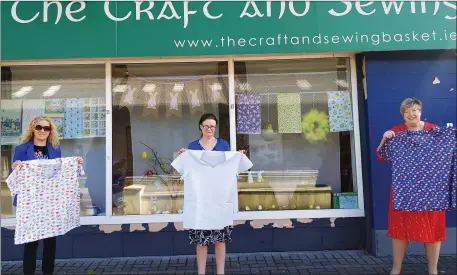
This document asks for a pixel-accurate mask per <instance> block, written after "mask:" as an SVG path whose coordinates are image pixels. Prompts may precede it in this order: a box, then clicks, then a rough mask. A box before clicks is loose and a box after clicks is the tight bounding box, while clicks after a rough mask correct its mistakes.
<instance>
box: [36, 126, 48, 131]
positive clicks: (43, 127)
mask: <svg viewBox="0 0 457 275" xmlns="http://www.w3.org/2000/svg"><path fill="white" fill-rule="evenodd" d="M35 130H37V131H41V130H44V131H45V132H50V131H51V126H41V125H37V126H35Z"/></svg>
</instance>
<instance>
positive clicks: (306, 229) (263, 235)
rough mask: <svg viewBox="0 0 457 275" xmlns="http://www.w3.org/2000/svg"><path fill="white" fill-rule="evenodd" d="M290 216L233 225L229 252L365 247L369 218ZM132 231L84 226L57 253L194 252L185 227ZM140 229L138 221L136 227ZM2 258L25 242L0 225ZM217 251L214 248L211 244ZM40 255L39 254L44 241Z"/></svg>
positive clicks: (14, 255) (62, 240)
mask: <svg viewBox="0 0 457 275" xmlns="http://www.w3.org/2000/svg"><path fill="white" fill-rule="evenodd" d="M291 221H292V228H274V227H273V224H269V225H266V226H264V227H263V228H261V229H254V228H253V227H252V226H251V225H250V223H249V222H246V223H245V224H242V225H237V226H235V228H234V230H233V235H232V237H233V242H232V243H231V244H229V245H227V252H229V253H230V252H232V253H249V252H283V251H322V250H346V249H347V250H359V249H363V247H364V240H365V219H364V218H339V219H336V220H335V221H334V222H333V223H332V221H330V219H314V220H312V221H311V220H310V222H309V223H300V222H297V221H296V220H291ZM142 226H143V227H144V228H145V230H143V231H133V232H130V225H129V224H124V225H122V230H120V231H118V232H116V231H115V232H112V233H105V232H103V231H100V227H99V226H81V227H80V228H77V229H75V230H73V231H71V232H69V233H68V234H66V235H65V236H60V237H58V239H57V258H59V259H69V258H93V257H95V258H109V257H136V256H172V255H193V254H195V246H193V245H190V244H189V241H188V235H187V232H186V231H177V230H176V228H175V226H174V224H173V223H169V224H168V226H167V227H165V228H164V229H162V230H160V231H158V232H150V231H149V225H148V224H143V225H142ZM135 228H138V226H135ZM1 233H2V261H11V260H22V253H23V252H22V250H23V246H22V245H14V230H8V229H6V228H2V232H1ZM210 252H211V253H213V248H212V247H211V248H210ZM38 257H39V258H40V257H41V246H40V247H39V253H38Z"/></svg>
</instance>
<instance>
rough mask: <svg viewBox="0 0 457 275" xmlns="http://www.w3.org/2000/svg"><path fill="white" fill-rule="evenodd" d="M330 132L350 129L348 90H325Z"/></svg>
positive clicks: (350, 110) (351, 128)
mask: <svg viewBox="0 0 457 275" xmlns="http://www.w3.org/2000/svg"><path fill="white" fill-rule="evenodd" d="M327 96H328V114H329V124H330V132H343V131H352V130H353V129H354V122H353V120H352V104H351V98H350V94H349V92H341V91H336V92H327Z"/></svg>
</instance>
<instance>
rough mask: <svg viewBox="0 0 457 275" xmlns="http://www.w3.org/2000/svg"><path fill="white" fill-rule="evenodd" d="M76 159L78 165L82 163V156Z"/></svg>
mask: <svg viewBox="0 0 457 275" xmlns="http://www.w3.org/2000/svg"><path fill="white" fill-rule="evenodd" d="M76 160H77V161H78V166H81V165H83V162H84V160H83V158H82V157H77V158H76Z"/></svg>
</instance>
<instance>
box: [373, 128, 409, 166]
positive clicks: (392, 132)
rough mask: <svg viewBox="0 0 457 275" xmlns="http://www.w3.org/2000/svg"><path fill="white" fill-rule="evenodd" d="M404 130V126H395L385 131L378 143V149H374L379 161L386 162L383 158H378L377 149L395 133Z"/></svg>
mask: <svg viewBox="0 0 457 275" xmlns="http://www.w3.org/2000/svg"><path fill="white" fill-rule="evenodd" d="M404 130H406V126H405V125H404V124H400V125H396V126H394V127H392V128H390V129H389V130H387V131H386V132H385V133H384V135H383V136H382V139H381V141H380V142H379V145H378V147H377V148H376V158H377V159H378V160H379V161H386V160H385V159H384V158H383V157H381V156H380V154H379V149H380V148H381V147H382V146H383V145H384V143H386V141H387V140H388V139H390V138H392V137H394V136H395V133H398V132H401V131H404ZM389 132H391V133H389Z"/></svg>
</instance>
